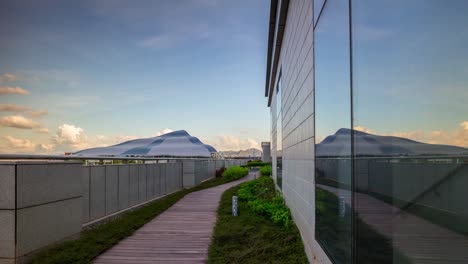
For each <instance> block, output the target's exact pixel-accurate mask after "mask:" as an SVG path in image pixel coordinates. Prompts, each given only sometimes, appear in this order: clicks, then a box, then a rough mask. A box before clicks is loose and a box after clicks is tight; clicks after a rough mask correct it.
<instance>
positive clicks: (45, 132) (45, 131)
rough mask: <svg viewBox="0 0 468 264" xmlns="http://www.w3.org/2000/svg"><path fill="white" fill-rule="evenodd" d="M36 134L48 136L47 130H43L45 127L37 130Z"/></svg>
mask: <svg viewBox="0 0 468 264" xmlns="http://www.w3.org/2000/svg"><path fill="white" fill-rule="evenodd" d="M37 132H39V133H41V134H49V129H47V128H45V127H42V128H39V129H38V130H37Z"/></svg>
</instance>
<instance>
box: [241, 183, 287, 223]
mask: <svg viewBox="0 0 468 264" xmlns="http://www.w3.org/2000/svg"><path fill="white" fill-rule="evenodd" d="M238 196H239V198H240V199H241V200H243V201H246V202H247V204H248V205H249V207H250V208H252V210H253V211H254V212H256V213H257V214H260V215H264V216H266V217H267V218H269V219H270V220H271V221H272V222H273V223H276V224H280V225H282V226H284V227H286V228H288V227H290V226H291V224H292V219H291V213H290V212H289V208H288V207H287V206H286V205H285V204H284V200H283V197H282V196H281V194H280V193H279V192H276V189H275V184H274V182H273V180H272V179H271V178H269V177H261V178H259V179H257V180H254V181H250V182H247V183H244V184H242V185H241V188H240V189H239V191H238Z"/></svg>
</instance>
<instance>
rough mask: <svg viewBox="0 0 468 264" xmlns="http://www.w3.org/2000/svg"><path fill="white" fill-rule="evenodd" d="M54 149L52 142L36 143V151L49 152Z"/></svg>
mask: <svg viewBox="0 0 468 264" xmlns="http://www.w3.org/2000/svg"><path fill="white" fill-rule="evenodd" d="M54 150H55V145H54V144H37V145H36V153H50V152H52V151H54Z"/></svg>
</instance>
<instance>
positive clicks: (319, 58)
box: [314, 1, 352, 263]
mask: <svg viewBox="0 0 468 264" xmlns="http://www.w3.org/2000/svg"><path fill="white" fill-rule="evenodd" d="M314 38H315V39H314V41H315V47H314V49H315V143H316V145H315V155H316V156H315V168H316V170H315V183H316V185H315V186H316V188H315V208H316V212H315V214H316V218H315V220H316V226H315V236H316V240H317V241H318V242H319V243H320V244H321V246H322V248H323V249H324V250H325V252H326V253H327V254H328V256H329V257H330V258H331V259H332V260H333V262H335V263H350V262H351V255H352V254H351V252H352V210H351V209H352V206H351V205H352V202H351V201H352V200H351V197H352V195H351V97H350V45H349V39H350V38H349V6H348V1H328V2H327V4H326V6H325V8H324V10H323V13H322V15H321V17H320V23H319V24H318V25H317V27H316V28H315V32H314Z"/></svg>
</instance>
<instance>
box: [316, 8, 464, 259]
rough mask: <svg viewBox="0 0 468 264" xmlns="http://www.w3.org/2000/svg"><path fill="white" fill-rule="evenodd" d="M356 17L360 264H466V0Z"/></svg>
mask: <svg viewBox="0 0 468 264" xmlns="http://www.w3.org/2000/svg"><path fill="white" fill-rule="evenodd" d="M329 3H331V2H330V1H329ZM352 10H353V22H352V32H353V36H352V39H353V45H352V46H353V51H352V52H353V108H354V113H353V114H354V130H355V136H354V139H353V140H354V146H355V149H354V164H355V166H354V168H355V171H354V177H355V187H356V193H355V211H356V213H357V217H358V218H357V219H359V220H357V221H360V223H361V228H359V226H358V227H357V228H356V230H357V233H356V239H357V241H356V242H357V251H356V253H357V254H356V255H357V256H356V258H357V263H371V262H370V261H368V260H369V259H370V258H374V259H377V258H380V261H376V262H373V263H429V262H430V263H466V262H467V261H468V203H467V202H466V190H467V187H468V60H467V58H468V29H467V25H468V16H467V15H466V14H467V13H468V1H464V0H458V1H457V0H454V1H433V0H428V1H403V0H395V1H372V0H353V1H352ZM321 19H323V17H322V18H321ZM321 23H322V21H321ZM317 43H318V41H317ZM317 65H318V66H319V64H318V63H317ZM318 66H317V67H318ZM318 91H319V87H317V93H318ZM318 115H319V113H317V116H318ZM317 127H318V125H317ZM356 225H358V223H357V222H356Z"/></svg>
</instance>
